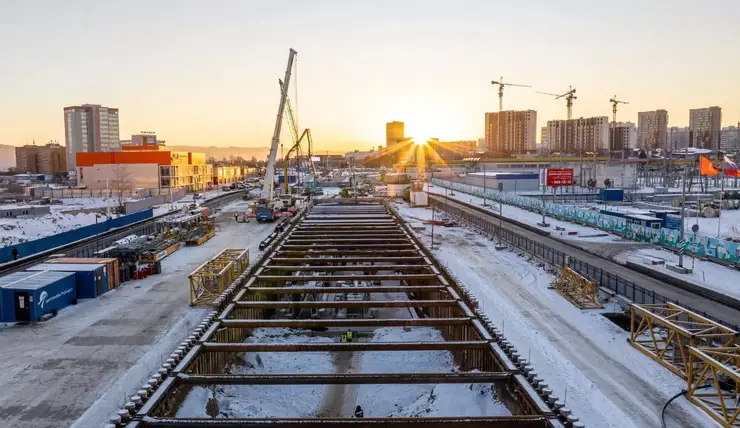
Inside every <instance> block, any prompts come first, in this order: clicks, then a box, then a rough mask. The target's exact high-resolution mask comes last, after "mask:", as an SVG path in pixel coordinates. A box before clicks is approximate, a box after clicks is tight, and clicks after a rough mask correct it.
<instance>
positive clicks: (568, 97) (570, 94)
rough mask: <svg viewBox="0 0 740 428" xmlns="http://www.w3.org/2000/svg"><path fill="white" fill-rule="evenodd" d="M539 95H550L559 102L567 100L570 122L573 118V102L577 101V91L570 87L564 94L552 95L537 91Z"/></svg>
mask: <svg viewBox="0 0 740 428" xmlns="http://www.w3.org/2000/svg"><path fill="white" fill-rule="evenodd" d="M536 92H537V93H538V94H542V95H550V96H551V97H555V99H556V100H559V99H560V98H565V105H566V107H568V120H570V119H572V118H573V100H575V99H577V98H578V97H576V95H575V94H576V89H575V88H573V87H571V86H568V91H567V92H565V93H563V94H560V95H558V94H552V93H550V92H540V91H536Z"/></svg>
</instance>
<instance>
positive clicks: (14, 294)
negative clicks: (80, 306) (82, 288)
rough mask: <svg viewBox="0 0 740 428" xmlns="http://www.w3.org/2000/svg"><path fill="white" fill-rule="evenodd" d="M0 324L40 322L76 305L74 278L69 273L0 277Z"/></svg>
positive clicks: (42, 272) (36, 273) (18, 273)
mask: <svg viewBox="0 0 740 428" xmlns="http://www.w3.org/2000/svg"><path fill="white" fill-rule="evenodd" d="M0 294H1V295H2V299H1V300H2V311H0V316H1V317H2V318H0V321H2V322H16V321H39V320H40V319H41V317H42V316H44V315H46V314H48V313H52V312H56V311H58V310H60V309H63V308H65V307H67V306H69V305H71V304H74V303H77V296H75V275H74V273H69V272H46V271H41V272H15V273H11V274H9V275H5V276H4V277H2V278H0Z"/></svg>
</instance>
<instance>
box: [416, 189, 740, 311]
mask: <svg viewBox="0 0 740 428" xmlns="http://www.w3.org/2000/svg"><path fill="white" fill-rule="evenodd" d="M429 198H430V199H431V200H437V201H444V200H445V197H444V196H441V195H429ZM468 205H469V204H467V203H461V202H460V201H456V200H455V199H453V198H449V197H448V198H447V201H446V202H445V203H442V204H440V205H439V207H440V209H444V207H445V206H447V207H449V208H458V209H461V210H463V211H465V212H467V213H469V214H471V215H475V216H477V217H479V218H484V219H489V220H490V221H492V222H495V223H496V224H498V218H496V216H494V215H493V214H487V213H483V212H480V211H479V210H476V209H473V208H471V207H470V206H468ZM503 221H504V223H506V224H505V226H504V228H505V229H508V230H511V231H513V232H514V233H516V234H519V235H521V236H523V237H525V238H527V239H530V240H532V241H535V242H537V243H540V244H542V245H545V246H547V247H550V248H552V249H554V250H557V251H560V252H562V253H564V254H567V255H569V256H570V257H572V258H574V259H576V260H580V261H582V262H585V263H589V264H590V265H592V266H595V267H597V268H601V269H603V270H605V271H607V272H610V273H612V274H615V275H618V276H620V277H621V278H623V279H625V280H628V281H632V282H634V283H636V284H637V285H639V286H641V287H643V288H646V289H648V290H652V291H654V292H656V293H659V294H662V295H663V296H665V297H667V298H669V299H671V300H674V301H678V302H680V303H683V304H686V305H689V306H691V307H692V308H693V309H695V310H699V311H703V312H706V313H707V314H711V315H712V316H714V317H715V318H718V319H721V320H723V321H724V322H726V323H729V324H733V325H740V311H738V310H736V309H733V308H731V307H728V306H725V305H722V304H721V303H718V302H716V301H714V300H710V299H708V298H705V297H702V296H699V295H696V294H694V293H691V292H689V291H686V290H683V289H681V288H678V287H676V286H674V285H671V284H668V283H666V282H663V281H661V280H658V279H655V278H652V277H650V276H648V275H645V274H642V273H640V272H636V271H634V270H632V269H630V268H628V267H626V266H624V265H621V264H619V263H617V262H614V261H611V260H607V259H605V258H604V257H603V256H601V255H600V254H597V251H596V250H595V249H591V250H590V251H592V252H590V251H589V250H587V249H581V248H578V247H576V245H579V244H576V243H573V242H572V241H569V242H567V243H566V242H564V241H561V240H559V239H557V238H553V237H548V236H543V235H540V234H537V233H535V232H532V231H530V230H527V229H524V228H522V227H519V226H517V225H516V224H513V223H511V222H509V221H508V220H507V219H506V218H504V219H503ZM588 245H594V244H588ZM603 245H606V244H603ZM603 245H602V246H603ZM599 253H601V251H599Z"/></svg>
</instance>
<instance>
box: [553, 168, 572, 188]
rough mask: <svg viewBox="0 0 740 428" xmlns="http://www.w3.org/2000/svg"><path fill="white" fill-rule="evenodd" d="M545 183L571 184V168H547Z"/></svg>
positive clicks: (556, 185) (555, 185)
mask: <svg viewBox="0 0 740 428" xmlns="http://www.w3.org/2000/svg"><path fill="white" fill-rule="evenodd" d="M547 185H548V186H550V187H559V186H572V185H573V168H547Z"/></svg>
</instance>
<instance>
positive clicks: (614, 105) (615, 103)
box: [609, 95, 629, 124]
mask: <svg viewBox="0 0 740 428" xmlns="http://www.w3.org/2000/svg"><path fill="white" fill-rule="evenodd" d="M609 102H610V103H612V122H614V123H615V124H616V123H617V106H618V105H619V104H629V103H628V102H627V101H620V100H618V99H617V96H616V95H614V96H613V97H612V98H611V99H610V100H609Z"/></svg>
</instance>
